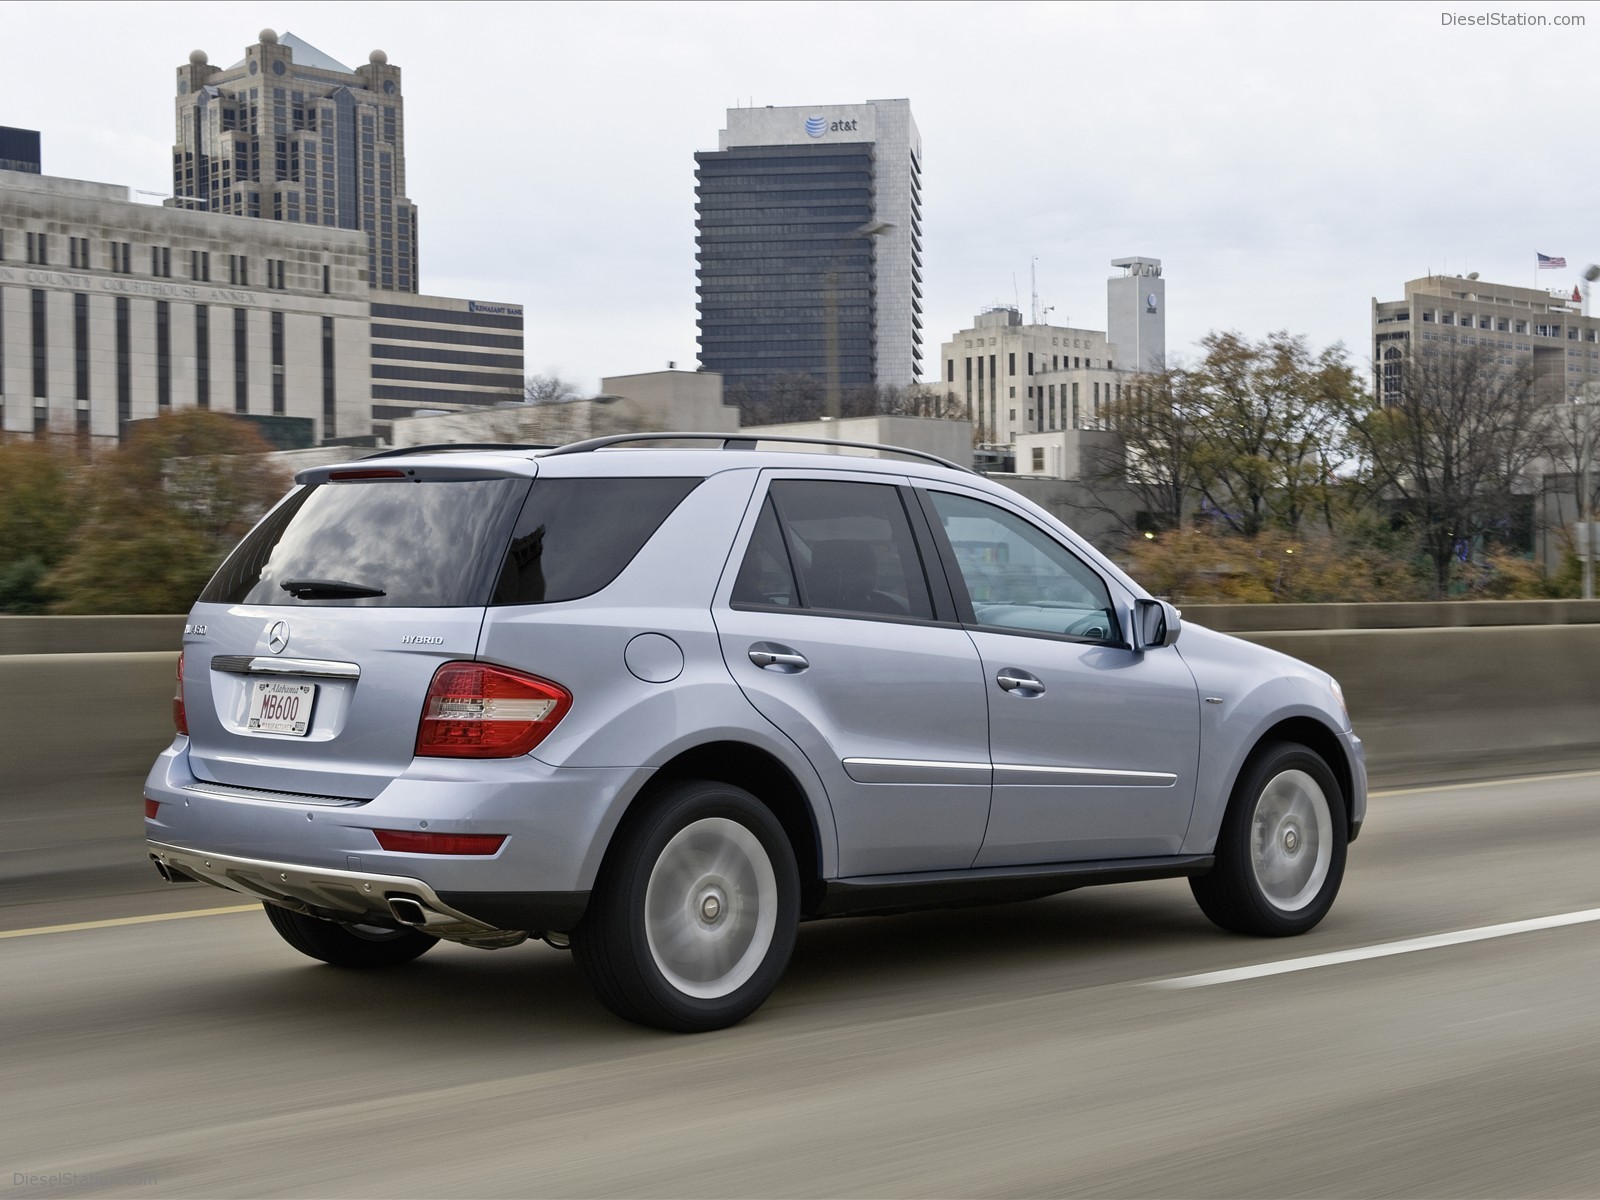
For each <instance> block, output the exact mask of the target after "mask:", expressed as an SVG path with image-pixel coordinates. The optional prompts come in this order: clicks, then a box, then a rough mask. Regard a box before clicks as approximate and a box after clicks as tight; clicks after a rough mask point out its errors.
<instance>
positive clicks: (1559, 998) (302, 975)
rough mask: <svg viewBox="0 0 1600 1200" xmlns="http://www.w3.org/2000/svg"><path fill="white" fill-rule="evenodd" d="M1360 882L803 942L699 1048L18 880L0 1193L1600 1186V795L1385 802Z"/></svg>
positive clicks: (1577, 791)
mask: <svg viewBox="0 0 1600 1200" xmlns="http://www.w3.org/2000/svg"><path fill="white" fill-rule="evenodd" d="M1350 861H1351V866H1350V871H1349V874H1348V875H1347V877H1346V881H1345V889H1344V893H1343V895H1342V896H1341V898H1340V900H1339V903H1338V904H1337V905H1336V906H1335V908H1334V911H1333V913H1332V915H1331V916H1330V917H1329V918H1328V920H1327V921H1325V922H1324V923H1323V925H1322V926H1321V927H1320V928H1318V929H1317V930H1316V931H1314V932H1313V933H1311V934H1309V935H1307V936H1306V937H1303V938H1299V939H1293V940H1287V941H1260V940H1251V939H1244V938H1237V937H1231V936H1227V935H1224V934H1221V933H1218V932H1216V931H1215V930H1214V929H1212V927H1211V926H1210V925H1209V924H1207V923H1206V921H1205V920H1204V918H1202V917H1201V916H1200V913H1199V911H1198V910H1197V909H1196V908H1195V907H1194V905H1193V903H1192V901H1191V900H1190V898H1189V894H1188V889H1187V887H1186V885H1185V884H1183V883H1182V882H1181V881H1177V882H1164V883H1155V884H1140V885H1127V886H1121V887H1113V888H1105V889H1098V890H1088V891H1081V892H1076V893H1073V894H1071V895H1068V896H1064V897H1057V898H1055V899H1052V900H1045V901H1037V902H1034V903H1030V904H1023V905H1012V906H1006V907H999V908H990V909H969V910H962V911H958V912H952V913H932V914H921V915H915V916H906V917H894V918H875V919H863V920H854V921H836V922H828V923H822V924H816V925H810V926H807V927H806V928H805V929H804V930H803V931H802V934H801V937H800V944H799V949H798V951H797V954H796V957H795V960H794V962H793V964H792V966H791V967H790V970H789V974H788V976H787V978H786V980H785V982H784V984H783V986H782V987H781V988H780V990H779V992H778V993H777V995H776V996H775V997H774V998H773V999H772V1000H771V1001H770V1002H769V1003H768V1004H767V1005H766V1007H764V1008H763V1009H762V1010H761V1011H760V1012H759V1013H757V1014H756V1015H755V1016H754V1017H753V1018H751V1019H750V1020H749V1021H747V1022H746V1023H745V1024H743V1025H741V1026H739V1027H737V1028H735V1029H732V1030H727V1031H724V1032H722V1033H717V1034H709V1035H702V1036H698V1037H682V1036H672V1035H664V1034H658V1033H652V1032H647V1031H644V1030H640V1029H635V1028H633V1027H631V1026H628V1025H624V1024H622V1023H620V1022H618V1021H616V1020H614V1019H613V1018H611V1017H610V1016H609V1015H607V1014H606V1013H605V1012H603V1011H602V1010H601V1009H600V1008H599V1007H598V1006H597V1005H596V1004H595V1003H594V1002H593V1001H592V1000H591V999H590V997H589V995H588V994H587V992H586V990H585V987H584V985H583V982H582V980H581V979H580V978H579V977H578V974H577V972H576V970H575V969H574V967H573V964H572V963H571V962H570V961H569V959H568V957H567V956H566V955H564V954H562V953H560V952H557V951H554V950H551V949H548V948H546V947H543V946H539V947H536V948H527V947H522V948H519V949H515V950H508V951H500V952H495V953H487V952H483V951H476V950H470V949H465V948H461V947H455V946H442V947H440V948H438V949H437V950H435V951H434V952H433V953H431V954H429V955H428V956H426V957H425V958H423V959H422V960H420V961H419V962H417V963H415V964H413V965H412V966H410V967H407V968H404V969H401V970H399V971H396V972H390V973H384V974H367V975H360V976H357V975H351V974H346V973H341V972H339V971H337V970H334V969H333V968H329V967H324V966H320V965H317V964H315V963H313V962H311V961H310V960H308V959H303V958H301V957H300V956H298V955H297V954H296V953H295V952H294V951H292V950H290V949H289V948H288V947H287V946H286V945H284V944H283V943H282V942H280V941H279V940H278V938H277V937H276V935H274V934H273V933H272V931H271V930H270V928H269V927H268V925H267V922H266V920H265V918H264V917H263V916H262V915H261V914H260V912H259V911H250V912H242V913H240V912H224V913H217V914H213V915H205V916H194V917H185V918H182V919H158V920H140V921H139V922H137V923H124V924H115V925H100V926H97V927H94V928H80V929H69V930H64V931H57V932H38V931H36V930H37V927H38V926H43V925H49V924H59V923H62V922H66V921H73V922H94V921H105V920H126V919H127V918H130V917H133V918H143V917H147V916H156V917H160V916H162V915H163V913H166V914H171V913H173V912H182V911H186V910H199V909H206V908H216V907H227V906H230V905H233V904H234V903H235V901H234V898H233V897H231V896H229V895H228V894H227V893H223V892H219V891H211V890H204V891H202V890H200V889H197V888H184V889H170V890H168V891H167V892H164V893H158V892H140V893H118V894H104V895H97V896H90V897H85V898H82V899H80V900H78V901H76V902H75V903H73V904H71V905H68V906H64V907H63V906H51V905H50V904H49V903H47V902H46V901H45V900H44V899H43V898H41V897H39V896H38V895H37V894H31V895H30V896H29V902H27V903H24V904H20V905H13V906H10V907H5V908H0V1194H4V1195H6V1196H16V1197H24V1196H61V1195H71V1194H106V1195H127V1196H330V1197H331V1196H340V1197H342V1196H375V1197H403V1196H530V1195H540V1196H575V1197H576V1196H674V1197H676V1196H752V1197H754V1196H813V1195H817V1196H1193V1197H1208V1196H1229V1197H1231V1196H1267V1197H1288V1196H1406V1197H1413V1196H1415V1197H1425V1196H1445V1197H1466V1196H1516V1197H1540V1196H1560V1197H1590V1196H1600V921H1596V920H1594V919H1592V918H1594V917H1596V916H1600V911H1596V912H1591V911H1590V910H1600V869H1597V866H1600V773H1594V772H1590V773H1585V774H1573V775H1567V776H1558V777H1548V778H1539V779H1521V780H1514V781H1506V782H1488V783H1482V784H1477V785H1468V786H1451V787H1448V788H1440V789H1437V790H1427V791H1412V792H1392V793H1383V794H1379V795H1377V796H1375V797H1374V799H1373V803H1372V809H1371V814H1370V819H1369V822H1368V826H1367V829H1366V831H1365V832H1364V833H1363V835H1362V837H1361V839H1360V840H1359V841H1358V842H1357V843H1356V845H1355V846H1354V847H1353V848H1352V852H1351V860H1350ZM1569 913H1585V914H1586V916H1585V918H1583V919H1581V920H1578V921H1576V922H1575V923H1572V924H1567V925H1564V926H1559V927H1554V928H1535V929H1529V930H1526V931H1522V932H1513V933H1509V934H1508V935H1506V936H1498V937H1493V938H1488V939H1485V940H1476V941H1470V942H1466V943H1463V944H1453V945H1431V944H1429V948H1420V949H1414V950H1412V951H1410V952H1405V953H1391V954H1387V955H1385V956H1383V957H1373V958H1366V959H1361V960H1358V961H1339V962H1334V963H1330V964H1327V965H1320V966H1312V967H1310V968H1308V969H1302V970H1295V971H1290V972H1286V973H1279V974H1270V975H1264V976H1254V977H1246V978H1234V979H1230V980H1229V981H1224V982H1208V981H1207V980H1205V979H1200V980H1195V979H1193V978H1192V977H1194V976H1197V975H1204V974H1205V973H1210V972H1217V971H1224V970H1228V969H1231V968H1238V967H1247V966H1251V965H1255V964H1269V963H1279V962H1282V961H1284V960H1289V959H1299V958H1303V957H1306V956H1314V955H1323V954H1332V953H1333V952H1338V951H1346V950H1355V949H1360V948H1366V947H1373V946H1379V945H1384V944H1387V943H1393V942H1397V941H1402V940H1404V939H1413V938H1422V937H1424V936H1426V935H1435V934H1443V933H1451V932H1455V931H1463V930H1476V929H1482V928H1484V927H1489V926H1494V925H1498V924H1502V923H1506V922H1517V921H1530V920H1533V919H1535V918H1544V917H1549V916H1555V915H1559V914H1569ZM1175 979H1177V980H1186V981H1188V982H1191V983H1199V984H1201V985H1202V986H1183V987H1175V986H1162V984H1163V983H1164V982H1165V981H1171V980H1175Z"/></svg>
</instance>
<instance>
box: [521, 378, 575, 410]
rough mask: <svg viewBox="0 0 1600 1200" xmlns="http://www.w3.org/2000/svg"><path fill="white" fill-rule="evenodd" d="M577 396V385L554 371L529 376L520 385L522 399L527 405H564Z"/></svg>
mask: <svg viewBox="0 0 1600 1200" xmlns="http://www.w3.org/2000/svg"><path fill="white" fill-rule="evenodd" d="M578 396H579V390H578V385H577V384H575V383H573V382H572V381H571V380H569V379H563V378H561V376H559V375H557V374H556V373H555V372H554V371H545V372H543V373H542V374H538V375H529V376H528V377H527V379H525V380H524V381H523V384H522V399H523V400H524V402H526V403H528V404H565V403H566V402H567V401H568V400H576V399H577V398H578Z"/></svg>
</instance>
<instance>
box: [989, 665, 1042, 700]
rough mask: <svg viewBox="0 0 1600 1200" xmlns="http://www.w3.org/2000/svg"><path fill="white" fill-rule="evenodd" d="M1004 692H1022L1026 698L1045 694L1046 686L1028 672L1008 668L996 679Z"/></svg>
mask: <svg viewBox="0 0 1600 1200" xmlns="http://www.w3.org/2000/svg"><path fill="white" fill-rule="evenodd" d="M994 681H995V682H996V683H998V684H999V685H1000V688H1001V690H1002V691H1007V692H1021V693H1022V694H1023V695H1024V696H1037V695H1040V694H1042V693H1043V692H1044V684H1042V683H1040V682H1039V680H1038V679H1036V678H1035V677H1034V676H1032V675H1029V674H1028V673H1027V672H1026V671H1019V670H1017V669H1016V668H1015V667H1007V668H1005V669H1004V670H1003V671H1001V672H1000V674H998V675H996V676H995V677H994Z"/></svg>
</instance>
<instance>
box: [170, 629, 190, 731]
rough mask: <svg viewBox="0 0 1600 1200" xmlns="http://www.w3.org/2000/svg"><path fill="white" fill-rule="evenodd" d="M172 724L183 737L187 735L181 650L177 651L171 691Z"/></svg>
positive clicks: (187, 719) (187, 715)
mask: <svg viewBox="0 0 1600 1200" xmlns="http://www.w3.org/2000/svg"><path fill="white" fill-rule="evenodd" d="M172 724H173V726H174V728H176V729H177V731H178V732H179V733H181V734H183V736H184V737H188V736H189V712H188V710H187V709H185V708H184V707H183V652H182V651H181V650H180V651H179V652H178V683H177V687H176V688H175V689H174V691H173V693H172Z"/></svg>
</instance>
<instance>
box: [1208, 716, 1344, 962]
mask: <svg viewBox="0 0 1600 1200" xmlns="http://www.w3.org/2000/svg"><path fill="white" fill-rule="evenodd" d="M1347 839H1348V826H1347V824H1346V821H1345V800H1344V793H1343V792H1342V791H1340V789H1339V784H1338V781H1337V780H1336V779H1334V777H1333V772H1332V771H1330V770H1329V769H1328V764H1327V763H1325V762H1323V760H1322V758H1321V757H1320V756H1319V755H1318V754H1316V753H1315V752H1314V751H1312V750H1310V749H1308V748H1307V747H1305V746H1301V745H1298V744H1295V743H1292V742H1283V743H1279V744H1277V745H1274V746H1269V747H1267V748H1266V749H1265V750H1263V751H1261V752H1260V753H1258V754H1257V755H1256V757H1255V758H1254V759H1253V760H1251V762H1250V763H1249V764H1248V765H1247V766H1246V767H1245V770H1244V773H1243V774H1242V775H1240V777H1239V782H1238V784H1237V785H1236V786H1235V787H1234V791H1233V798H1232V799H1231V800H1230V801H1229V803H1228V811H1227V813H1226V814H1225V815H1224V816H1223V820H1222V829H1221V831H1220V832H1219V833H1218V834H1217V852H1216V865H1215V866H1214V867H1213V868H1212V870H1211V871H1210V873H1209V874H1206V875H1197V876H1194V877H1192V878H1191V879H1190V880H1189V887H1190V890H1191V891H1193V892H1194V898H1195V900H1197V901H1198V902H1199V904H1200V908H1201V911H1203V912H1204V913H1205V914H1206V916H1208V917H1210V918H1211V920H1212V921H1214V922H1215V923H1216V924H1217V925H1220V926H1221V927H1222V928H1223V929H1227V930H1230V931H1232V932H1234V933H1248V934H1254V935H1257V936H1260V937H1285V936H1289V935H1292V934H1297V933H1304V932H1305V931H1306V930H1308V929H1311V928H1312V927H1313V926H1315V925H1316V924H1317V922H1319V921H1321V920H1322V918H1323V917H1324V916H1326V915H1327V912H1328V909H1329V908H1331V907H1332V906H1333V899H1334V897H1335V896H1336V895H1338V892H1339V884H1340V882H1341V881H1342V880H1343V878H1344V863H1345V850H1346V843H1347Z"/></svg>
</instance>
